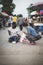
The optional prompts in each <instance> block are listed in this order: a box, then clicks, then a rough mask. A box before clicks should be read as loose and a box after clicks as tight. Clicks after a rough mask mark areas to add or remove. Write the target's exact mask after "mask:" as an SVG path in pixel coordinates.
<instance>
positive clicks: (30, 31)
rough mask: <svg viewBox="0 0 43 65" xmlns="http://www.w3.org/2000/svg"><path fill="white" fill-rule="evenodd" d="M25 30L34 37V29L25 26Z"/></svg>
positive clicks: (35, 34)
mask: <svg viewBox="0 0 43 65" xmlns="http://www.w3.org/2000/svg"><path fill="white" fill-rule="evenodd" d="M27 32H28V33H29V34H31V35H33V36H34V37H36V36H37V35H38V34H37V32H36V30H35V29H34V28H32V27H30V26H28V27H27Z"/></svg>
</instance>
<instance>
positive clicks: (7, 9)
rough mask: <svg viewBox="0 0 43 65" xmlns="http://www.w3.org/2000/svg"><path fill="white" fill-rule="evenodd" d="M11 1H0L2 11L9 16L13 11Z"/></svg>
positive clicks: (13, 7)
mask: <svg viewBox="0 0 43 65" xmlns="http://www.w3.org/2000/svg"><path fill="white" fill-rule="evenodd" d="M12 1H13V0H1V1H0V4H2V5H3V7H2V11H4V12H6V13H8V14H9V15H11V14H12V12H13V9H15V6H16V5H15V4H14V3H12Z"/></svg>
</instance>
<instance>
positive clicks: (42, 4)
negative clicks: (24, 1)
mask: <svg viewBox="0 0 43 65" xmlns="http://www.w3.org/2000/svg"><path fill="white" fill-rule="evenodd" d="M32 8H33V10H34V11H35V10H43V2H38V3H35V4H33V5H32Z"/></svg>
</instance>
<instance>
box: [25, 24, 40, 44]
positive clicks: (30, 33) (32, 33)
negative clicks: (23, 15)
mask: <svg viewBox="0 0 43 65" xmlns="http://www.w3.org/2000/svg"><path fill="white" fill-rule="evenodd" d="M26 30H27V33H26V32H24V33H25V34H26V38H27V39H28V40H29V41H30V44H31V45H34V44H36V43H35V41H37V40H39V39H41V36H40V35H38V33H37V32H36V30H35V29H34V28H32V27H31V26H28V25H27V26H26Z"/></svg>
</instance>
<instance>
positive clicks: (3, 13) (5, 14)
mask: <svg viewBox="0 0 43 65" xmlns="http://www.w3.org/2000/svg"><path fill="white" fill-rule="evenodd" d="M0 13H1V14H2V15H4V16H9V15H8V14H7V13H5V12H0Z"/></svg>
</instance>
